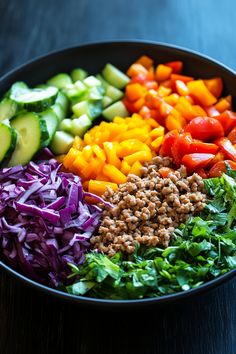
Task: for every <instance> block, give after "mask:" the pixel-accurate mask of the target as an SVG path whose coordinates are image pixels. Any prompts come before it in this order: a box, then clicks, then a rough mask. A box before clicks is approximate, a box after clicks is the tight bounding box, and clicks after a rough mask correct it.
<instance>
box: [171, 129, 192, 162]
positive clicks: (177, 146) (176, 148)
mask: <svg viewBox="0 0 236 354" xmlns="http://www.w3.org/2000/svg"><path fill="white" fill-rule="evenodd" d="M191 143H192V137H191V135H190V134H189V133H183V134H182V135H180V136H179V138H178V139H176V140H175V141H174V143H173V145H172V147H171V152H172V156H173V159H174V162H175V164H176V165H177V166H179V165H180V164H181V160H182V157H183V156H184V155H185V154H188V153H189V149H190V145H191Z"/></svg>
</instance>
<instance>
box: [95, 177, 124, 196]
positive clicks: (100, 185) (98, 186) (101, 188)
mask: <svg viewBox="0 0 236 354" xmlns="http://www.w3.org/2000/svg"><path fill="white" fill-rule="evenodd" d="M107 187H110V188H111V189H113V190H114V191H115V190H117V188H118V186H117V184H116V183H111V182H104V181H95V180H92V179H91V180H90V181H89V182H88V191H89V192H90V193H94V194H97V195H102V194H104V193H105V191H106V189H107Z"/></svg>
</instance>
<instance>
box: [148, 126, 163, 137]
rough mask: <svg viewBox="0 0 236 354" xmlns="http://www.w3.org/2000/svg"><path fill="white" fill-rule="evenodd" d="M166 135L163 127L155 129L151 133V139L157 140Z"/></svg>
mask: <svg viewBox="0 0 236 354" xmlns="http://www.w3.org/2000/svg"><path fill="white" fill-rule="evenodd" d="M164 133H165V129H164V127H162V126H161V125H160V126H159V127H157V128H155V129H153V130H152V131H151V132H150V134H149V135H150V137H151V138H153V139H156V138H158V137H159V136H163V135H164Z"/></svg>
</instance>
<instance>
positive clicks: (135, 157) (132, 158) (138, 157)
mask: <svg viewBox="0 0 236 354" xmlns="http://www.w3.org/2000/svg"><path fill="white" fill-rule="evenodd" d="M151 158H152V153H151V151H138V152H135V153H134V154H132V155H128V156H125V157H124V160H125V161H127V162H128V164H129V165H133V164H134V163H135V162H136V161H140V162H145V161H149V160H151Z"/></svg>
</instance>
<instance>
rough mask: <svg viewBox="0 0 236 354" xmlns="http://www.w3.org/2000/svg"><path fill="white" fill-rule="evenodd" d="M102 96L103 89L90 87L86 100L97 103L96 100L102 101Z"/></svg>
mask: <svg viewBox="0 0 236 354" xmlns="http://www.w3.org/2000/svg"><path fill="white" fill-rule="evenodd" d="M103 96H104V89H103V87H102V86H100V87H99V86H94V87H91V88H90V89H89V91H88V95H87V98H88V99H89V100H93V101H97V100H102V99H103Z"/></svg>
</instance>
